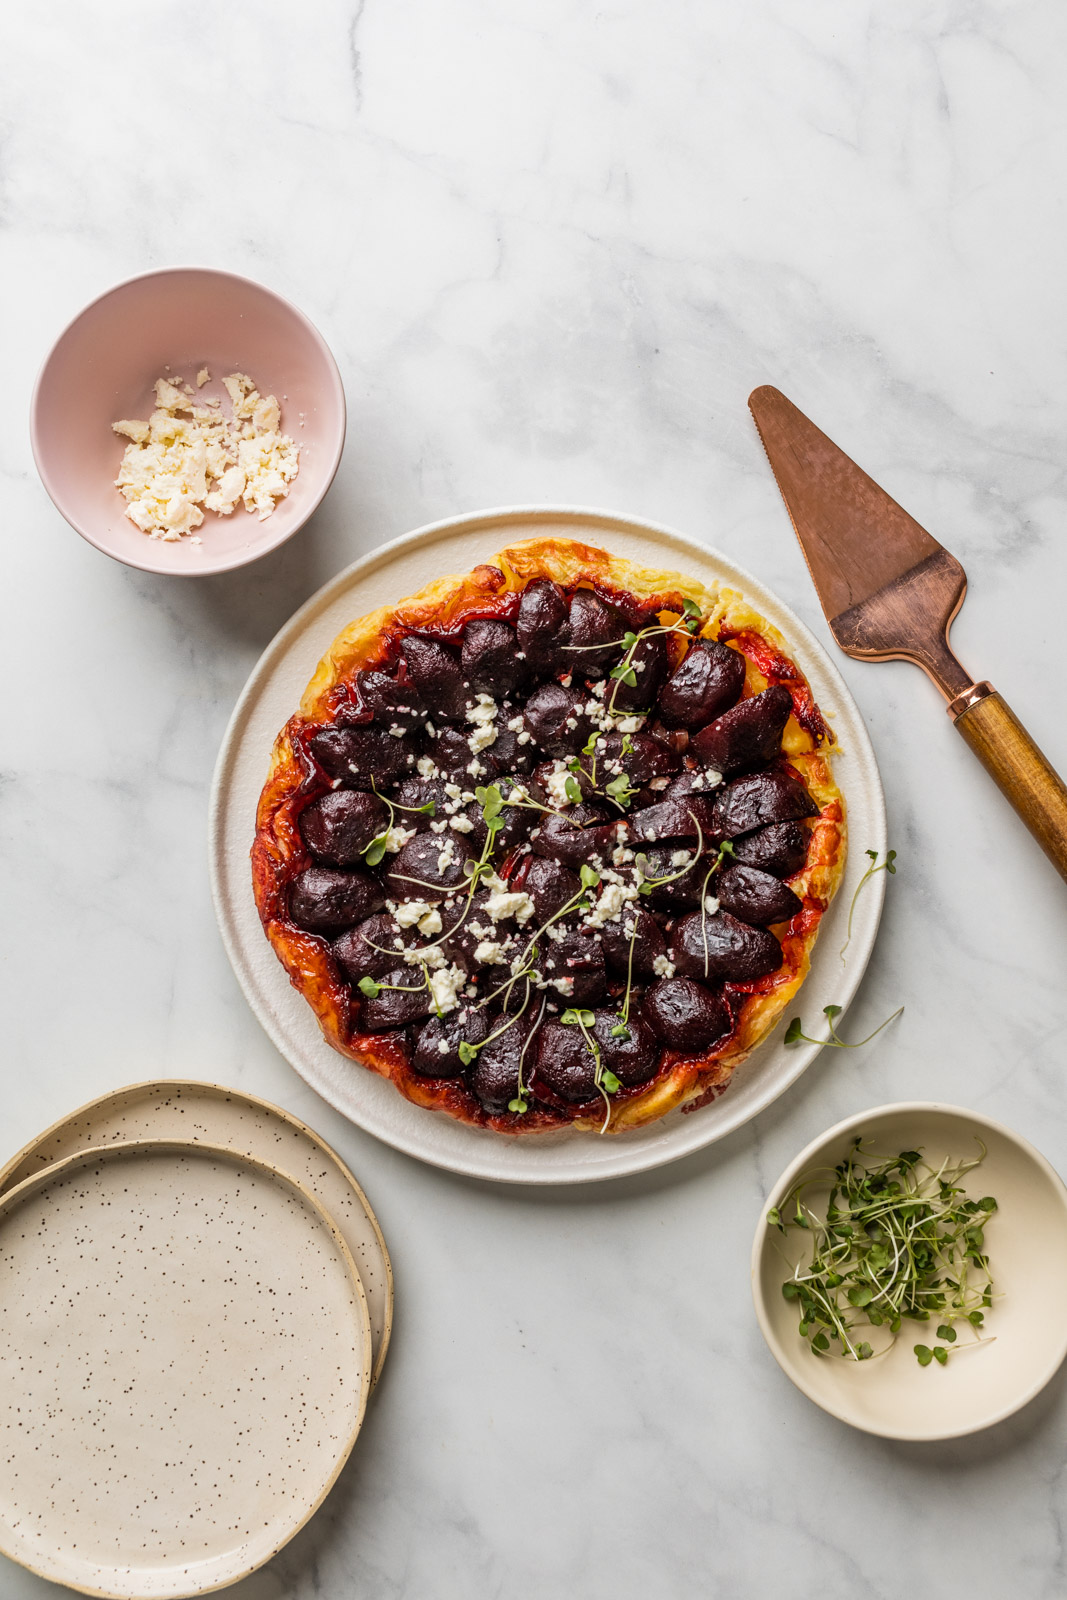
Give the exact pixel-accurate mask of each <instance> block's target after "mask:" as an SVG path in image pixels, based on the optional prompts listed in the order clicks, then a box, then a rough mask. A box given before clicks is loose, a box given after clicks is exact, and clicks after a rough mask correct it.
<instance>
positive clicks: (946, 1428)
mask: <svg viewBox="0 0 1067 1600" xmlns="http://www.w3.org/2000/svg"><path fill="white" fill-rule="evenodd" d="M857 1135H862V1137H863V1141H864V1145H865V1146H866V1147H868V1148H869V1149H872V1150H873V1153H874V1154H876V1155H877V1156H879V1157H883V1158H884V1157H889V1156H894V1155H897V1154H898V1153H899V1152H900V1151H901V1150H918V1149H921V1150H922V1151H923V1154H924V1156H925V1158H926V1160H928V1161H934V1162H936V1161H938V1160H941V1159H943V1158H945V1157H946V1156H947V1157H951V1158H953V1159H967V1158H969V1157H971V1156H973V1155H977V1154H978V1153H979V1152H978V1147H977V1146H976V1144H975V1140H976V1139H980V1140H981V1141H982V1143H983V1144H984V1145H985V1146H986V1150H987V1154H986V1157H985V1160H984V1161H983V1162H982V1164H981V1166H979V1167H976V1168H975V1169H974V1171H973V1172H972V1173H970V1174H968V1176H967V1177H966V1178H965V1179H964V1184H963V1186H964V1188H965V1189H966V1191H967V1193H968V1195H969V1196H970V1197H971V1198H972V1199H975V1200H977V1199H980V1198H981V1197H982V1196H983V1195H993V1197H994V1198H995V1199H996V1201H997V1210H996V1211H995V1212H994V1213H993V1214H992V1216H991V1218H990V1220H989V1221H988V1223H986V1249H987V1253H988V1255H989V1266H990V1272H991V1274H992V1277H993V1293H994V1300H993V1307H992V1310H990V1311H988V1312H987V1313H986V1321H985V1327H984V1329H983V1334H984V1335H987V1336H988V1340H989V1342H988V1343H987V1344H986V1345H985V1347H984V1348H980V1349H977V1350H974V1349H963V1348H962V1345H963V1343H964V1341H965V1340H966V1339H967V1335H966V1334H963V1335H962V1336H961V1339H960V1341H959V1344H958V1345H957V1353H955V1354H953V1355H952V1356H950V1358H949V1360H948V1363H947V1365H946V1366H944V1367H940V1366H938V1365H937V1364H936V1363H932V1364H931V1365H930V1366H927V1367H920V1365H919V1363H918V1360H917V1359H916V1356H915V1353H914V1346H915V1345H916V1344H926V1345H930V1346H932V1345H934V1344H936V1343H938V1342H939V1341H938V1340H937V1338H936V1333H935V1329H936V1322H933V1321H932V1322H930V1323H922V1322H904V1323H903V1324H902V1326H901V1330H900V1332H899V1334H898V1335H897V1339H896V1343H895V1345H894V1347H893V1348H892V1350H890V1352H889V1353H888V1354H887V1355H885V1356H881V1357H877V1358H873V1359H871V1360H869V1361H863V1362H856V1361H850V1360H846V1359H843V1358H842V1357H840V1356H837V1355H824V1356H818V1355H816V1354H815V1353H814V1352H813V1351H812V1350H811V1348H810V1346H809V1344H808V1341H807V1340H806V1339H804V1338H802V1337H801V1335H800V1333H799V1332H798V1331H797V1325H798V1322H799V1313H798V1310H797V1306H796V1303H795V1302H793V1301H789V1300H786V1299H785V1298H784V1297H783V1295H782V1284H783V1282H784V1280H785V1279H786V1278H787V1277H788V1276H789V1274H790V1272H791V1271H792V1269H793V1267H794V1265H795V1264H796V1263H797V1262H798V1261H800V1260H802V1259H805V1258H806V1257H808V1256H809V1253H810V1249H811V1236H810V1234H806V1233H804V1232H803V1230H801V1229H799V1228H790V1229H789V1230H788V1232H787V1233H786V1234H785V1235H784V1236H783V1235H782V1234H781V1233H780V1232H779V1230H778V1229H777V1228H772V1227H770V1226H768V1223H767V1213H768V1211H769V1210H770V1209H771V1207H772V1206H777V1205H779V1204H780V1203H781V1201H783V1200H784V1198H785V1196H786V1195H787V1194H788V1193H789V1190H790V1189H791V1188H792V1186H793V1184H794V1183H795V1182H796V1181H797V1179H798V1178H799V1177H800V1176H801V1175H802V1174H804V1173H806V1172H809V1171H811V1170H812V1169H814V1168H820V1167H831V1168H832V1167H834V1166H836V1164H837V1163H838V1162H839V1161H841V1160H842V1159H843V1158H844V1156H845V1155H846V1154H847V1153H848V1150H849V1148H850V1146H851V1144H852V1141H853V1139H855V1138H856V1137H857ZM815 1193H816V1194H817V1191H815ZM816 1210H818V1206H817V1204H816ZM752 1295H753V1299H754V1301H755V1305H756V1316H757V1318H758V1319H759V1325H760V1328H761V1329H762V1331H763V1336H764V1338H765V1339H766V1341H767V1343H768V1345H769V1346H770V1349H771V1354H772V1355H773V1356H774V1359H775V1360H776V1361H777V1363H778V1365H779V1366H780V1367H781V1369H782V1371H783V1372H784V1373H785V1375H786V1377H788V1378H790V1379H792V1381H793V1383H795V1384H796V1386H797V1388H798V1389H800V1390H802V1391H803V1393H804V1394H806V1395H807V1396H808V1398H809V1400H814V1401H815V1404H816V1405H818V1406H821V1407H822V1408H823V1410H824V1411H828V1412H830V1414H831V1416H835V1417H839V1418H840V1419H841V1421H842V1422H847V1423H849V1424H850V1425H851V1426H852V1427H854V1428H862V1429H863V1430H864V1431H865V1432H866V1433H876V1434H880V1435H881V1436H882V1437H883V1438H886V1439H910V1440H927V1439H954V1438H957V1437H959V1436H960V1435H961V1434H966V1433H977V1432H978V1430H979V1429H981V1428H988V1427H991V1426H992V1424H993V1423H995V1422H1001V1421H1003V1419H1004V1418H1005V1417H1009V1416H1011V1414H1012V1413H1013V1412H1014V1411H1018V1410H1019V1409H1020V1407H1021V1406H1024V1405H1026V1403H1027V1401H1028V1400H1032V1399H1033V1397H1034V1396H1035V1395H1036V1394H1037V1393H1038V1392H1039V1391H1040V1390H1041V1389H1043V1388H1044V1386H1045V1384H1046V1383H1048V1381H1049V1379H1050V1378H1051V1377H1052V1376H1053V1374H1054V1373H1055V1372H1056V1370H1057V1368H1058V1367H1059V1365H1060V1363H1061V1362H1062V1361H1063V1358H1064V1356H1065V1355H1067V1189H1065V1188H1064V1185H1063V1182H1062V1181H1061V1179H1060V1178H1059V1176H1058V1175H1057V1173H1055V1172H1054V1171H1053V1169H1052V1168H1051V1167H1050V1166H1049V1164H1048V1162H1047V1161H1046V1160H1045V1158H1044V1156H1042V1155H1039V1154H1038V1152H1037V1151H1036V1150H1035V1149H1034V1147H1033V1145H1031V1144H1028V1143H1027V1142H1026V1140H1025V1139H1023V1138H1021V1137H1020V1136H1019V1134H1017V1133H1013V1132H1012V1131H1011V1129H1010V1128H1005V1127H1004V1126H1003V1125H1002V1124H1001V1123H999V1122H992V1121H991V1120H990V1119H989V1118H988V1117H982V1116H979V1115H978V1114H977V1113H976V1112H974V1111H965V1110H963V1109H962V1108H961V1107H959V1106H946V1105H939V1104H936V1103H933V1102H928V1101H907V1102H903V1103H902V1104H900V1105H890V1106H876V1107H875V1108H874V1109H873V1110H871V1111H863V1112H861V1113H860V1114H859V1115H858V1116H854V1117H849V1118H848V1120H847V1121H846V1122H839V1123H838V1124H837V1126H836V1127H834V1128H831V1129H830V1130H829V1131H828V1132H827V1133H824V1134H822V1136H821V1137H820V1138H818V1139H816V1140H815V1141H814V1142H813V1143H812V1144H810V1145H808V1147H807V1149H806V1150H802V1151H801V1153H800V1155H798V1156H797V1158H796V1160H795V1161H793V1162H792V1163H791V1164H790V1166H789V1167H788V1168H787V1169H786V1171H785V1172H783V1174H782V1176H781V1177H780V1178H779V1179H778V1182H777V1183H776V1184H775V1185H774V1188H773V1189H772V1190H771V1192H770V1194H769V1195H768V1196H767V1200H766V1202H765V1203H764V1205H763V1207H762V1210H761V1212H760V1219H759V1223H758V1225H757V1228H756V1237H755V1240H754V1241H753V1245H752ZM872 1342H873V1340H872Z"/></svg>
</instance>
